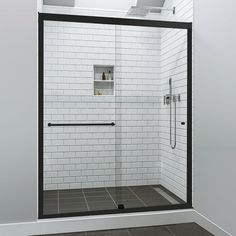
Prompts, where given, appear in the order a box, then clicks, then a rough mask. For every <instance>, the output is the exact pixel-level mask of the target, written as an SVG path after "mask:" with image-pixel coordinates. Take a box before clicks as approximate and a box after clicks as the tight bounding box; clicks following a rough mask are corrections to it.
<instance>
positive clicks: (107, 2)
mask: <svg viewBox="0 0 236 236" xmlns="http://www.w3.org/2000/svg"><path fill="white" fill-rule="evenodd" d="M136 2H137V1H136V0H75V6H76V7H81V8H97V9H112V10H121V11H127V10H128V9H129V8H130V7H131V6H135V5H136Z"/></svg>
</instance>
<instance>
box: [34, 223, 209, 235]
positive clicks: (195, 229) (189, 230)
mask: <svg viewBox="0 0 236 236" xmlns="http://www.w3.org/2000/svg"><path fill="white" fill-rule="evenodd" d="M212 235H213V234H211V233H209V232H208V231H206V230H205V229H204V228H202V227H201V226H199V225H197V224H196V223H186V224H178V225H165V226H153V227H143V228H130V229H119V230H105V231H93V232H83V233H65V234H50V235H44V236H212ZM38 236H39V235H38Z"/></svg>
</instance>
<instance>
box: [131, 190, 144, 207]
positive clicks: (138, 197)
mask: <svg viewBox="0 0 236 236" xmlns="http://www.w3.org/2000/svg"><path fill="white" fill-rule="evenodd" d="M128 189H129V190H130V191H131V192H132V193H133V194H134V195H135V197H136V198H137V199H138V200H139V201H140V202H141V203H142V204H143V205H144V206H147V205H146V203H145V202H144V201H143V200H142V199H141V198H140V197H139V196H138V195H137V194H136V193H135V192H134V191H133V190H132V189H131V188H130V187H129V186H128Z"/></svg>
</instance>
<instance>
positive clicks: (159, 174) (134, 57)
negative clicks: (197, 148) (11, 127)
mask: <svg viewBox="0 0 236 236" xmlns="http://www.w3.org/2000/svg"><path fill="white" fill-rule="evenodd" d="M49 18H50V17H49ZM86 19H87V18H86ZM105 19H106V18H102V21H105ZM84 21H85V22H79V21H78V22H73V20H68V21H63V20H53V19H48V18H47V19H44V20H42V22H41V24H43V25H41V27H42V28H41V29H43V31H42V32H41V34H42V36H43V37H41V40H42V41H43V44H42V48H41V49H42V51H41V53H42V55H43V57H42V58H41V59H42V62H43V66H42V67H41V70H42V72H43V73H42V76H41V80H40V82H41V85H42V88H41V89H42V90H41V92H42V94H43V97H40V99H41V100H40V101H41V102H42V107H43V109H42V111H41V116H40V117H41V118H42V120H41V121H40V122H42V124H43V126H42V129H41V133H40V134H43V136H42V139H41V141H42V146H41V147H40V148H41V149H40V152H41V155H40V158H41V159H40V161H43V165H42V166H41V162H40V184H41V185H40V194H41V195H40V196H41V197H40V211H41V213H40V214H41V216H42V217H44V216H45V217H54V216H73V215H86V214H104V213H117V212H132V211H140V209H144V210H161V209H175V208H179V205H182V206H183V207H187V185H188V186H189V183H188V182H187V174H188V173H187V160H189V159H188V158H189V156H188V155H187V153H188V151H189V149H187V148H188V146H189V141H188V140H187V128H188V127H187V125H188V124H190V123H189V120H188V114H187V113H188V112H189V109H190V108H191V107H189V104H190V103H188V96H189V91H190V89H189V85H188V79H191V78H190V72H189V68H190V67H189V65H188V60H189V58H190V54H189V51H188V50H189V47H187V46H188V44H187V42H188V34H187V30H186V29H181V28H180V29H174V28H167V27H164V28H161V27H154V26H152V25H148V26H143V25H145V24H144V23H145V21H144V22H143V21H142V22H143V23H142V24H141V25H142V26H139V25H138V24H137V25H125V24H124V25H122V24H121V23H120V22H119V21H117V24H115V23H114V22H113V21H112V22H109V23H108V24H106V23H105V22H100V23H94V22H89V20H84ZM94 21H95V20H94ZM96 21H99V18H96ZM129 23H130V22H129ZM149 24H151V23H149ZM173 144H175V145H174V146H173ZM188 166H189V164H188Z"/></svg>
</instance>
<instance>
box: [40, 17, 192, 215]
mask: <svg viewBox="0 0 236 236" xmlns="http://www.w3.org/2000/svg"><path fill="white" fill-rule="evenodd" d="M38 20H39V27H38V37H39V38H38V47H39V48H38V55H39V60H38V63H39V65H38V66H39V68H38V71H39V74H38V77H39V78H38V85H39V86H38V217H39V219H43V218H57V217H72V216H85V215H101V214H117V213H131V212H145V211H162V210H177V209H190V208H192V23H186V22H172V21H153V20H138V19H124V18H110V17H94V16H76V15H62V14H48V13H39V17H38ZM44 21H64V22H83V23H97V24H112V25H113V24H115V25H133V26H146V27H159V28H174V29H186V30H187V202H186V203H184V204H175V205H168V206H152V207H140V208H129V209H114V210H102V211H89V212H78V213H63V214H52V215H44V214H43V104H44V100H43V95H44V91H43V85H44Z"/></svg>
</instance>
